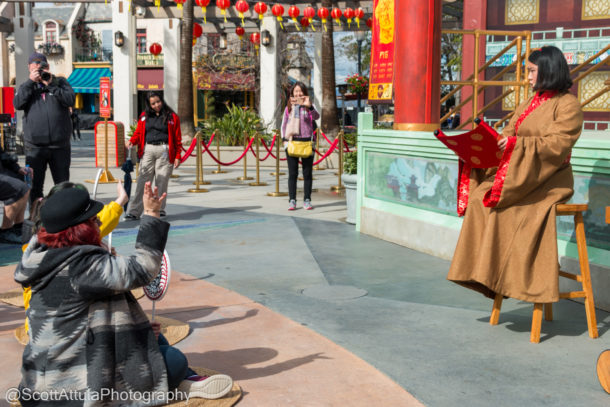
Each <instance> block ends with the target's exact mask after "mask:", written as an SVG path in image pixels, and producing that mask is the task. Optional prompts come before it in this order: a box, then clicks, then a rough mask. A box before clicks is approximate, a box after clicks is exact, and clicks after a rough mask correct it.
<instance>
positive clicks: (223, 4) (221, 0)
mask: <svg viewBox="0 0 610 407" xmlns="http://www.w3.org/2000/svg"><path fill="white" fill-rule="evenodd" d="M216 7H218V8H219V9H220V14H222V16H223V17H224V18H225V23H226V22H227V9H228V8H229V7H231V1H230V0H216Z"/></svg>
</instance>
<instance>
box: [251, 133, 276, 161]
mask: <svg viewBox="0 0 610 407" xmlns="http://www.w3.org/2000/svg"><path fill="white" fill-rule="evenodd" d="M276 136H277V135H274V136H273V139H272V140H271V147H269V148H267V145H266V144H265V140H261V144H262V145H264V146H265V148H266V149H267V155H266V156H265V158H258V157H257V156H256V153H255V152H254V147H252V146H250V151H252V155H254V157H256V158H258V160H259V161H265V160H266V159H267V158H269V156H270V155H271V151H273V146H274V144H275V137H276Z"/></svg>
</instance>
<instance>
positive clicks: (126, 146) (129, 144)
mask: <svg viewBox="0 0 610 407" xmlns="http://www.w3.org/2000/svg"><path fill="white" fill-rule="evenodd" d="M132 146H133V144H131V141H129V139H127V140H125V148H131V147H132Z"/></svg>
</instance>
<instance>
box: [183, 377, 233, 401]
mask: <svg viewBox="0 0 610 407" xmlns="http://www.w3.org/2000/svg"><path fill="white" fill-rule="evenodd" d="M232 388H233V379H231V378H230V377H229V376H227V375H224V374H215V375H214V376H209V377H208V376H190V377H187V378H186V379H184V380H183V381H181V382H180V385H179V386H178V390H179V391H180V392H183V393H186V394H188V397H189V398H192V397H199V398H203V399H209V400H213V399H219V398H221V397H223V396H224V395H226V394H227V393H228V392H229V391H231V389H232Z"/></svg>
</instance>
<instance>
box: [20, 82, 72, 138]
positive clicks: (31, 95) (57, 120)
mask: <svg viewBox="0 0 610 407" xmlns="http://www.w3.org/2000/svg"><path fill="white" fill-rule="evenodd" d="M43 94H44V99H43ZM74 99H75V95H74V91H73V90H72V87H71V86H70V84H69V83H68V81H67V80H66V79H65V78H59V77H56V76H55V77H53V80H52V81H51V83H50V84H49V86H44V85H42V84H39V83H37V82H33V81H32V80H30V79H28V80H27V81H25V83H23V84H22V85H21V86H20V87H19V90H18V91H17V93H16V94H15V100H14V101H13V104H14V105H15V109H17V110H23V111H24V113H25V115H24V123H23V132H24V138H25V146H26V148H35V147H53V148H69V147H70V136H71V135H72V120H71V119H70V110H69V108H70V107H71V106H73V105H74Z"/></svg>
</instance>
